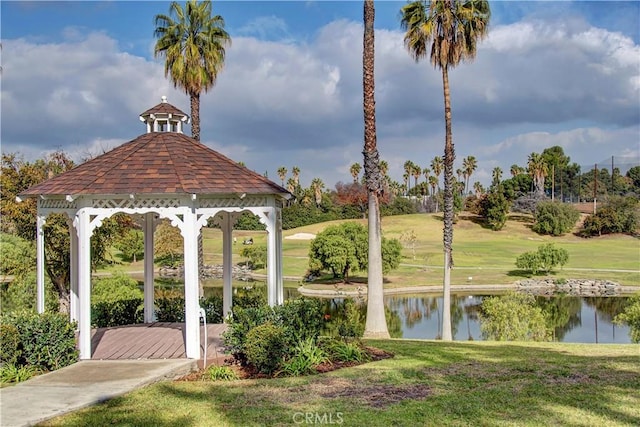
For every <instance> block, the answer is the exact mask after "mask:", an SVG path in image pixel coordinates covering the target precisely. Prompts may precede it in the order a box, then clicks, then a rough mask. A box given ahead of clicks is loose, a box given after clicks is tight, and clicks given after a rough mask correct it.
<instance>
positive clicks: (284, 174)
mask: <svg viewBox="0 0 640 427" xmlns="http://www.w3.org/2000/svg"><path fill="white" fill-rule="evenodd" d="M278 177H279V178H280V181H281V182H282V186H283V187H284V180H285V178H286V177H287V168H285V167H284V166H280V167H279V168H278Z"/></svg>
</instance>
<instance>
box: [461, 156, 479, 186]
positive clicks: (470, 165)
mask: <svg viewBox="0 0 640 427" xmlns="http://www.w3.org/2000/svg"><path fill="white" fill-rule="evenodd" d="M477 167H478V161H477V160H476V158H475V157H474V156H467V157H465V158H464V159H462V169H463V170H464V177H465V182H464V193H465V194H467V193H468V192H469V179H470V178H471V175H472V174H473V173H474V172H475V171H476V168H477Z"/></svg>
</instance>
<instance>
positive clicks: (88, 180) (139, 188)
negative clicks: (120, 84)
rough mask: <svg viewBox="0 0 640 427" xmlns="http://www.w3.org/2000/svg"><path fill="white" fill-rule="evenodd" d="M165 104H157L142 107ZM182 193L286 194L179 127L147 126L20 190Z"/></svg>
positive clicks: (27, 193)
mask: <svg viewBox="0 0 640 427" xmlns="http://www.w3.org/2000/svg"><path fill="white" fill-rule="evenodd" d="M167 105H169V106H170V104H166V103H164V104H159V106H156V107H153V108H152V109H150V110H148V111H147V112H145V113H148V112H149V111H151V110H154V109H157V108H159V107H164V106H167ZM173 108H175V107H173ZM178 111H179V110H178ZM145 113H143V114H145ZM184 193H187V194H199V195H203V194H209V195H223V194H231V193H240V194H243V193H246V194H278V195H281V196H283V197H287V196H288V195H289V194H290V193H289V192H288V191H287V190H286V189H284V188H282V187H281V186H279V185H277V184H276V183H274V182H272V181H271V180H269V179H267V178H265V177H263V176H262V175H260V174H258V173H256V172H253V171H251V170H249V169H247V168H246V167H244V166H242V165H240V164H238V163H237V162H235V161H233V160H231V159H229V158H227V157H225V156H223V155H222V154H220V153H218V152H216V151H214V150H212V149H210V148H209V147H207V146H206V145H204V144H201V143H200V142H198V141H196V140H194V139H193V138H190V137H188V136H186V135H184V134H182V133H176V132H151V133H147V134H143V135H141V136H139V137H137V138H136V139H134V140H132V141H130V142H127V143H125V144H123V145H121V146H119V147H117V148H115V149H113V150H111V151H109V152H107V153H105V154H103V155H101V156H98V157H96V158H94V159H91V160H89V161H87V162H85V163H82V164H81V165H79V166H77V167H75V168H73V169H71V170H69V171H67V172H65V173H62V174H60V175H58V176H56V177H53V178H51V179H49V180H47V181H44V182H42V183H40V184H37V185H35V186H33V187H31V188H29V189H27V190H25V191H24V192H23V193H22V194H21V195H20V196H25V197H35V196H39V195H48V196H54V195H60V196H66V195H71V196H75V195H98V194H99V195H121V194H184Z"/></svg>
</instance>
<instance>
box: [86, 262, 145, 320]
mask: <svg viewBox="0 0 640 427" xmlns="http://www.w3.org/2000/svg"><path fill="white" fill-rule="evenodd" d="M143 314H144V294H143V292H142V291H141V290H140V289H139V288H138V282H136V281H135V280H134V279H132V278H131V277H129V276H127V275H125V274H124V273H117V274H114V275H113V276H111V277H105V278H101V279H98V280H96V282H95V283H94V285H93V289H92V291H91V324H92V325H93V326H94V327H97V328H102V327H109V326H120V325H131V324H135V323H141V322H142V321H143Z"/></svg>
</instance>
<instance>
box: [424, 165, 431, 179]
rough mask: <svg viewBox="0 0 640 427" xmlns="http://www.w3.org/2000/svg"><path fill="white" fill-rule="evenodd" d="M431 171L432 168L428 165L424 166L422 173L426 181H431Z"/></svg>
mask: <svg viewBox="0 0 640 427" xmlns="http://www.w3.org/2000/svg"><path fill="white" fill-rule="evenodd" d="M430 173H431V169H429V168H428V167H426V166H425V167H424V168H422V174H423V175H424V182H426V183H428V182H429V174H430Z"/></svg>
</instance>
